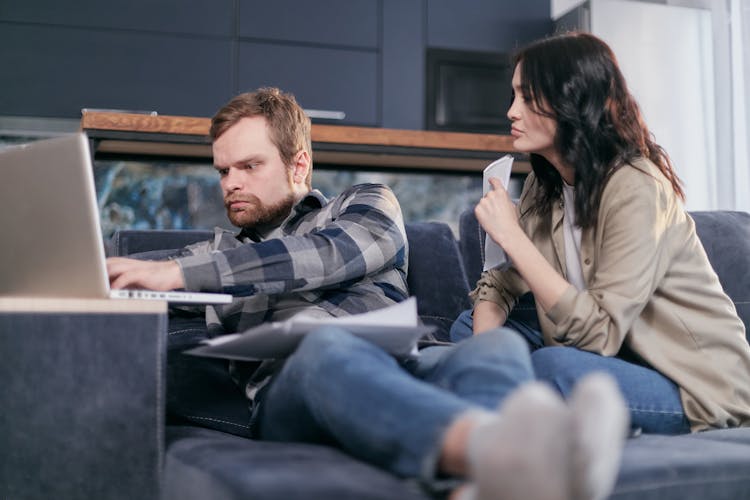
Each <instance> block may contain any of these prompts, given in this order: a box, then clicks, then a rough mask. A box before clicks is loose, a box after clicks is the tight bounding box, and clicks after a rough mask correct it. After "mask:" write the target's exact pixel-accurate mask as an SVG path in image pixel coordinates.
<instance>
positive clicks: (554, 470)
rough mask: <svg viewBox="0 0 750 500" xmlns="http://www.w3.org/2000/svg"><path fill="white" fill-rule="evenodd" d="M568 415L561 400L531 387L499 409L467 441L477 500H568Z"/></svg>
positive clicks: (535, 384)
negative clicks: (494, 416)
mask: <svg viewBox="0 0 750 500" xmlns="http://www.w3.org/2000/svg"><path fill="white" fill-rule="evenodd" d="M571 428H572V416H571V413H570V410H569V409H568V408H567V406H566V405H565V403H564V402H563V401H562V399H561V398H560V396H559V395H557V394H556V393H554V392H553V391H552V390H551V389H550V388H548V387H547V386H545V385H543V384H541V383H538V382H532V383H529V384H526V385H524V386H523V387H521V388H520V389H519V390H518V391H516V392H514V393H513V394H512V395H511V396H509V397H508V399H506V400H505V402H504V403H503V404H502V405H501V406H500V408H499V412H498V414H497V416H496V418H494V419H492V420H489V421H486V422H483V423H481V424H480V425H478V426H477V427H476V428H475V429H474V430H473V431H472V432H471V434H470V436H469V447H468V457H469V465H470V471H471V472H470V475H471V479H472V480H473V484H472V487H471V488H469V489H467V490H466V491H465V492H464V493H465V495H462V498H466V497H467V496H468V497H474V498H476V499H477V500H490V499H492V500H498V499H502V500H529V499H534V500H570V498H571V496H570V492H571V466H570V454H571V451H572V441H571V435H572V433H571Z"/></svg>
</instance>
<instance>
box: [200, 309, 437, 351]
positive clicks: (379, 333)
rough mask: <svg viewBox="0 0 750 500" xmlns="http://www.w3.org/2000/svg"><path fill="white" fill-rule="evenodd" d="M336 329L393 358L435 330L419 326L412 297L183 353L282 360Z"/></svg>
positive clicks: (280, 324)
mask: <svg viewBox="0 0 750 500" xmlns="http://www.w3.org/2000/svg"><path fill="white" fill-rule="evenodd" d="M323 325H331V326H339V327H341V328H344V329H345V330H347V331H348V332H350V333H352V334H354V335H356V336H358V337H361V338H364V339H366V340H368V341H370V342H372V343H374V344H376V345H378V346H380V347H381V348H382V349H383V350H385V351H386V352H389V353H391V354H393V355H394V356H399V357H405V356H409V355H411V354H413V353H414V352H415V348H416V345H417V341H418V340H419V339H420V338H421V337H422V336H424V335H426V334H427V333H430V332H432V331H433V330H434V329H435V328H434V327H432V326H424V325H419V316H418V315H417V302H416V299H415V298H414V297H411V298H409V299H407V300H405V301H403V302H401V303H398V304H395V305H393V306H391V307H386V308H384V309H378V310H376V311H371V312H368V313H364V314H356V315H352V316H343V317H340V318H305V317H304V315H298V316H295V317H293V318H291V319H289V320H287V321H274V322H269V323H263V324H262V325H259V326H257V327H255V328H251V329H250V330H247V331H245V332H243V333H235V334H231V335H222V336H221V337H216V338H214V339H211V340H208V341H206V342H205V343H204V344H203V345H201V346H199V347H196V348H194V349H191V350H189V351H186V352H187V354H194V355H198V356H208V357H218V358H229V359H242V360H250V361H255V360H263V359H278V358H283V357H286V356H288V355H289V354H291V353H292V352H294V349H296V347H297V344H299V342H300V341H301V340H302V337H303V336H304V335H305V334H307V333H308V332H309V331H311V330H313V329H315V328H317V327H320V326H323Z"/></svg>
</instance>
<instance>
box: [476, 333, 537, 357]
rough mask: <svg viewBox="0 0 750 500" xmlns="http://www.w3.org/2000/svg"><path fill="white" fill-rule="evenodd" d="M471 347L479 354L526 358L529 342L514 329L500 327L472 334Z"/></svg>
mask: <svg viewBox="0 0 750 500" xmlns="http://www.w3.org/2000/svg"><path fill="white" fill-rule="evenodd" d="M471 343H472V344H473V346H472V348H473V349H475V350H476V351H477V353H478V354H479V355H482V353H484V354H485V355H495V356H498V355H499V356H502V357H503V358H514V359H526V358H528V357H529V344H528V343H527V342H526V340H525V339H524V338H523V337H522V336H521V335H520V334H518V333H517V332H516V331H514V330H511V329H510V328H505V327H500V328H494V329H492V330H488V331H486V332H483V333H480V334H477V335H474V337H472V342H471Z"/></svg>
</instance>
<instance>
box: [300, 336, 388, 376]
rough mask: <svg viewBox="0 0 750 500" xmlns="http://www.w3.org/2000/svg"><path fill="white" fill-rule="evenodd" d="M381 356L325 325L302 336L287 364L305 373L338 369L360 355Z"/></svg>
mask: <svg viewBox="0 0 750 500" xmlns="http://www.w3.org/2000/svg"><path fill="white" fill-rule="evenodd" d="M380 354H382V355H384V356H386V355H385V353H384V352H383V351H382V350H381V349H380V348H379V347H377V346H375V345H374V344H372V343H370V342H367V341H366V340H363V339H360V338H359V337H356V336H355V335H352V334H351V333H349V332H348V331H346V330H344V329H342V328H339V327H331V326H325V327H321V328H318V329H316V330H312V331H311V332H309V333H308V334H306V335H305V336H304V337H303V339H302V341H301V342H300V344H299V346H298V347H297V349H296V351H295V352H294V354H293V355H292V356H290V358H289V360H288V361H287V364H293V365H296V366H300V365H301V366H305V367H307V368H308V369H309V370H315V369H325V368H333V367H339V366H341V364H342V363H351V362H352V360H354V359H358V358H360V357H361V356H363V355H364V356H368V355H380Z"/></svg>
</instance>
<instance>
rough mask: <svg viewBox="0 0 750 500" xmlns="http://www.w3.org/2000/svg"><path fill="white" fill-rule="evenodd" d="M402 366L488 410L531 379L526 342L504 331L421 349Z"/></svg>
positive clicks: (532, 377) (495, 330)
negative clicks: (452, 343) (418, 353)
mask: <svg viewBox="0 0 750 500" xmlns="http://www.w3.org/2000/svg"><path fill="white" fill-rule="evenodd" d="M404 366H405V368H406V369H407V370H409V371H410V372H411V373H412V374H413V375H414V376H415V377H417V378H418V379H420V380H423V381H425V382H428V383H430V384H432V385H435V386H437V387H440V388H441V389H445V390H446V391H449V392H451V393H453V394H455V395H457V396H459V397H460V398H461V399H463V400H465V401H469V402H471V403H474V404H476V405H479V406H482V407H484V408H486V409H488V410H491V411H494V410H495V409H496V408H497V406H498V404H499V403H500V402H501V401H502V400H503V399H505V398H506V397H507V396H508V395H509V394H510V393H511V392H513V391H514V390H515V389H516V388H517V387H518V386H519V385H521V384H523V383H526V382H530V381H532V380H533V379H534V372H533V369H532V367H531V360H530V357H529V348H528V346H527V343H526V342H525V341H524V339H523V338H521V336H520V335H518V334H517V333H516V332H514V331H512V330H509V329H507V328H497V329H494V330H490V331H488V332H485V333H481V334H479V335H473V336H472V337H471V338H468V339H466V340H464V341H463V342H459V343H457V344H455V345H452V346H435V347H428V348H425V349H422V351H421V352H420V355H419V357H417V358H415V359H413V360H409V361H407V362H406V363H405V364H404Z"/></svg>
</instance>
